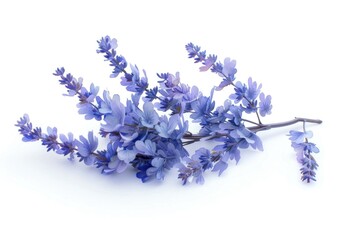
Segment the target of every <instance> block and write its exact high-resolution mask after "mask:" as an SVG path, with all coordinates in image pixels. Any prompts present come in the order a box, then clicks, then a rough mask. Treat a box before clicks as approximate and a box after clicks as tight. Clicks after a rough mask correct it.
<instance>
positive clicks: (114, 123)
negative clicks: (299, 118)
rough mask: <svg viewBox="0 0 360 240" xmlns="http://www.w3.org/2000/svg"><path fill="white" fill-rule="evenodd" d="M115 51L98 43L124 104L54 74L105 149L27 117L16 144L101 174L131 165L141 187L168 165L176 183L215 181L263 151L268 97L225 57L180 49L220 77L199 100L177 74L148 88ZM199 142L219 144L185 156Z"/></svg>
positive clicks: (308, 169) (307, 156)
mask: <svg viewBox="0 0 360 240" xmlns="http://www.w3.org/2000/svg"><path fill="white" fill-rule="evenodd" d="M116 48H117V41H116V39H112V38H110V37H109V36H106V37H103V38H101V39H100V40H99V41H98V49H97V53H100V54H103V55H104V57H105V61H108V62H109V65H110V66H111V67H112V68H113V70H112V74H111V75H110V77H112V78H116V77H120V84H121V85H122V86H124V87H125V88H126V89H127V90H128V91H130V92H131V93H132V95H131V99H128V100H127V101H126V102H125V104H124V103H122V102H121V101H120V96H119V95H117V94H114V95H111V94H110V92H109V91H103V93H102V96H99V87H97V86H94V84H91V85H90V88H89V89H87V88H86V87H84V86H83V80H82V79H81V78H75V77H74V76H73V75H72V74H70V73H67V74H66V73H65V69H64V68H58V69H56V71H55V73H54V75H55V76H57V77H59V82H60V84H61V85H64V86H65V88H66V89H67V94H65V95H66V96H77V97H78V100H79V102H78V104H77V107H78V109H79V110H78V112H79V114H83V115H84V116H85V119H87V120H90V119H95V120H97V121H100V125H101V127H100V132H99V134H100V136H101V137H103V138H106V139H107V140H108V144H107V147H106V149H103V150H99V149H98V138H97V137H96V136H95V135H94V133H93V132H92V131H91V132H89V133H88V136H87V137H85V136H80V137H79V139H76V138H74V136H73V134H72V133H69V134H68V135H67V136H66V135H64V134H60V135H59V136H58V133H57V129H56V128H50V127H48V128H47V133H43V132H42V130H41V128H33V126H32V123H31V122H30V119H29V117H28V115H27V114H25V115H24V117H22V118H21V119H20V120H19V121H18V122H17V124H16V126H17V127H19V132H20V133H21V134H22V135H23V141H26V142H28V141H41V142H42V144H43V145H45V146H46V148H47V150H48V151H50V150H53V151H55V152H56V153H58V154H62V155H64V156H69V160H73V159H74V158H75V156H76V157H77V158H78V159H79V160H80V161H83V162H84V163H85V164H86V165H92V166H96V167H97V168H100V169H101V172H102V173H103V174H112V173H121V172H123V171H125V170H126V169H127V168H128V167H129V166H131V167H133V168H135V169H136V176H137V177H138V178H139V179H141V180H142V181H143V182H146V181H148V180H150V179H158V180H163V179H164V177H165V175H166V172H167V171H168V170H170V169H171V168H173V167H175V168H177V169H178V172H179V175H178V176H179V179H181V180H182V183H183V184H186V183H188V182H191V181H192V180H194V181H195V182H196V183H199V184H202V183H204V177H203V175H204V172H205V171H207V170H209V171H213V172H218V174H219V175H221V174H222V173H223V172H224V171H225V170H226V169H227V167H228V161H229V160H235V161H236V162H238V161H239V160H240V152H241V150H242V149H247V148H249V147H251V148H253V149H257V150H260V151H263V145H262V141H261V139H260V138H259V136H258V135H257V134H256V132H257V131H261V130H266V129H270V125H265V124H263V123H262V122H261V119H260V118H261V117H265V116H266V115H268V114H271V110H272V104H271V96H270V95H265V94H264V93H263V92H262V91H261V89H262V84H258V83H257V82H256V81H253V80H252V79H251V78H249V79H248V82H247V83H246V84H245V83H242V82H240V81H236V77H235V74H236V72H237V69H236V61H235V60H231V59H230V58H226V59H225V60H224V61H223V62H221V61H218V58H217V56H216V55H212V54H210V55H207V54H206V51H201V48H200V47H199V46H196V45H194V44H192V43H189V44H187V45H186V50H187V52H188V54H189V58H193V59H194V61H195V63H201V65H202V66H201V67H200V71H207V70H211V72H213V73H215V74H217V75H218V76H220V78H221V82H220V84H219V85H218V86H217V87H214V88H213V90H212V91H211V93H210V95H209V96H205V95H203V94H202V93H201V92H200V91H199V89H198V88H197V87H196V86H189V85H187V84H184V83H182V82H181V81H180V74H179V73H178V72H177V73H175V74H171V73H159V74H157V77H158V86H155V87H153V88H150V87H149V81H148V77H147V75H146V72H145V71H143V72H142V73H140V71H139V69H138V67H137V66H136V65H131V64H128V62H127V61H126V59H125V58H124V57H123V56H121V55H118V54H117V52H116ZM227 86H231V87H232V88H233V89H234V93H232V94H231V95H230V96H229V99H228V100H226V101H225V102H224V104H223V105H220V106H217V107H216V106H215V101H214V100H213V97H214V91H215V90H217V91H220V90H222V89H223V88H225V87H227ZM251 114H254V115H255V116H256V118H257V120H258V121H257V122H255V121H251V120H249V118H248V117H247V116H248V115H251ZM188 117H189V118H190V119H191V120H192V122H194V123H197V124H199V126H200V130H199V132H198V133H196V134H193V133H191V132H189V130H188V127H189V121H188V120H186V119H187V118H188ZM245 124H251V126H250V127H248V126H245ZM296 133H297V132H291V136H292V138H291V140H292V141H293V147H294V148H295V149H296V151H297V152H298V160H299V161H300V162H301V163H302V165H303V168H302V169H301V172H302V179H303V180H306V181H308V182H309V181H310V180H315V173H314V170H316V168H317V164H316V162H315V160H313V157H312V155H311V153H312V152H317V151H318V149H317V148H316V147H315V145H314V144H312V143H308V142H307V138H305V135H303V137H302V138H301V137H296ZM307 137H308V136H307ZM304 138H305V139H306V141H305V142H302V143H300V142H299V141H300V140H299V139H301V140H303V139H304ZM201 139H205V140H214V141H217V142H218V145H216V146H215V147H214V148H213V149H211V150H209V149H206V148H204V147H201V148H199V149H198V150H196V151H195V152H194V153H193V154H192V155H191V154H189V153H188V151H187V150H186V148H185V146H186V145H188V144H192V143H195V142H198V141H200V140H201ZM300 155H301V157H300Z"/></svg>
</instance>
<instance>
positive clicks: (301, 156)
mask: <svg viewBox="0 0 360 240" xmlns="http://www.w3.org/2000/svg"><path fill="white" fill-rule="evenodd" d="M289 136H290V138H289V139H290V141H291V146H292V147H293V148H294V150H295V152H296V159H297V160H298V162H299V163H300V164H301V168H300V172H301V180H303V181H306V182H310V181H316V179H315V176H316V172H315V170H317V168H318V166H319V165H318V164H317V162H316V161H315V158H314V157H313V155H312V154H313V153H318V152H319V149H318V148H317V147H316V145H315V144H314V143H311V142H309V138H312V136H313V133H312V132H311V131H305V130H304V131H303V132H301V131H294V130H292V131H290V134H289Z"/></svg>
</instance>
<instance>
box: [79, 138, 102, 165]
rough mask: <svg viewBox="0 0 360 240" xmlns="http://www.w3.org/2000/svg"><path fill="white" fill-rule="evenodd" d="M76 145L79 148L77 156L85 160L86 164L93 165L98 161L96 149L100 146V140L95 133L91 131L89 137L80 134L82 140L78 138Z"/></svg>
mask: <svg viewBox="0 0 360 240" xmlns="http://www.w3.org/2000/svg"><path fill="white" fill-rule="evenodd" d="M75 145H76V147H77V149H78V153H77V156H78V157H79V158H80V161H84V163H85V164H86V165H93V164H94V163H95V161H96V155H95V150H96V149H97V147H98V140H97V138H96V137H94V133H93V132H89V133H88V138H87V139H86V138H85V137H83V136H80V141H79V140H76V141H75Z"/></svg>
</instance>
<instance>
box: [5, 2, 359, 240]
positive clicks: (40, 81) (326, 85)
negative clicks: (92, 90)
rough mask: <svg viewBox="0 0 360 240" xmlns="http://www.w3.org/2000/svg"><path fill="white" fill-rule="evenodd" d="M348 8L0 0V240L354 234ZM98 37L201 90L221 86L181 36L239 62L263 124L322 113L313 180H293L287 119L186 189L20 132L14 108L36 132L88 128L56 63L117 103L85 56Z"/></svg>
mask: <svg viewBox="0 0 360 240" xmlns="http://www.w3.org/2000/svg"><path fill="white" fill-rule="evenodd" d="M6 2H7V3H6ZM235 2H236V5H234V4H235ZM249 2H250V1H249ZM359 11H360V8H359V6H358V5H357V4H356V1H297V2H295V1H292V3H290V1H264V2H260V1H251V3H238V1H228V0H222V1H157V0H156V1H133V0H132V1H113V2H111V1H99V2H96V3H94V2H91V3H90V1H86V3H85V1H84V2H81V3H80V2H75V1H51V2H50V1H43V2H42V1H2V2H1V3H0V26H1V28H0V34H1V38H0V46H1V54H0V69H1V72H0V73H1V75H0V78H1V95H0V98H1V106H2V110H1V118H0V119H1V131H0V133H1V137H0V161H1V162H0V194H1V197H0V239H75V238H76V239H92V238H94V239H95V238H97V239H100V238H101V239H108V238H114V239H116V238H118V239H195V238H201V239H219V238H221V239H327V238H329V237H332V239H360V234H359V230H358V229H356V228H358V227H359V216H360V208H359V203H360V201H359V200H360V198H359V196H358V193H359V183H360V181H359V177H358V176H359V167H360V164H359V161H360V159H359V154H358V149H359V147H358V139H359V124H358V118H357V117H355V114H357V113H358V111H359V108H358V103H359V99H358V97H356V94H358V85H357V83H358V82H359V77H360V74H359V63H360V59H359V58H360V57H359V56H360V47H359V45H360V44H359V43H360V36H359V29H360V28H359V23H360V14H359ZM107 34H108V35H110V36H112V37H115V38H117V39H118V44H119V48H118V50H119V51H120V52H121V53H122V54H123V55H124V56H126V57H127V60H128V61H129V62H131V63H136V64H137V65H138V66H139V68H142V69H146V70H147V73H148V76H149V78H150V79H151V83H152V84H155V83H156V75H155V73H157V72H172V73H175V72H176V71H180V72H181V77H182V81H183V82H185V83H188V84H190V85H193V84H195V85H197V86H199V87H200V88H201V90H202V91H203V92H204V93H205V94H206V93H208V92H209V91H210V89H211V87H212V86H214V85H216V84H218V83H219V79H218V78H217V77H216V76H214V75H213V74H211V73H199V72H198V67H199V66H196V65H194V64H193V63H192V61H191V60H189V59H187V53H186V51H185V49H184V45H185V44H186V43H188V42H190V41H193V42H194V43H196V44H199V45H201V46H202V47H203V48H204V49H207V50H208V52H209V53H215V54H218V56H219V57H220V59H223V58H225V57H231V58H233V59H237V68H238V74H237V78H238V80H241V81H246V80H247V78H248V77H249V76H252V77H253V79H254V80H256V81H258V82H261V83H262V84H263V90H264V91H265V92H266V93H267V94H271V95H272V96H273V106H274V107H273V114H272V115H271V116H269V117H267V118H266V119H264V121H266V122H275V121H282V120H289V119H292V118H293V117H295V116H299V117H312V118H320V119H322V120H324V123H323V124H322V125H319V126H315V125H311V126H310V125H309V126H308V129H311V130H312V131H313V132H314V138H313V141H314V142H315V143H316V144H317V145H318V146H319V148H320V150H321V152H320V153H319V154H318V155H317V156H316V158H317V161H318V163H319V165H320V168H319V171H318V182H316V183H315V184H305V183H302V182H301V181H300V179H299V178H300V174H299V165H298V163H297V162H296V160H295V154H294V152H293V150H292V148H291V147H290V142H289V141H288V140H287V137H286V136H285V135H286V133H287V132H288V131H289V130H290V129H291V128H284V129H279V130H274V131H271V132H264V133H260V134H259V135H260V136H261V137H262V139H263V142H264V148H265V151H264V152H255V151H251V150H250V151H247V152H243V153H242V159H241V161H240V163H239V164H238V165H235V164H234V163H232V164H231V165H230V167H229V169H228V170H227V171H226V172H225V173H224V174H223V176H221V177H220V178H218V177H217V176H216V174H212V173H208V174H206V175H205V178H206V183H205V185H203V186H198V185H195V184H193V185H189V186H185V187H183V186H181V184H180V182H179V180H177V179H176V177H177V176H176V172H175V169H174V171H172V172H171V173H169V174H168V175H167V177H166V179H165V180H166V181H164V182H162V183H159V182H156V181H153V182H150V183H147V184H142V183H141V182H140V181H139V180H138V179H136V178H135V177H134V172H132V171H128V172H126V173H124V174H122V175H114V176H103V175H101V174H99V171H98V170H96V169H94V168H89V167H86V166H85V165H83V164H81V163H70V162H69V161H67V160H66V158H64V157H62V156H59V155H56V154H55V153H46V151H45V148H44V147H43V146H41V145H40V143H23V142H21V137H20V135H19V134H18V133H17V129H16V128H15V127H14V123H15V122H16V120H17V119H18V118H19V117H20V116H22V114H23V113H25V112H27V113H28V114H29V115H30V118H31V120H32V121H33V122H34V125H36V126H41V127H43V129H45V127H46V126H57V127H58V129H59V132H64V133H66V132H68V131H72V132H74V133H75V134H76V135H77V136H78V135H79V134H86V133H87V131H88V130H95V131H97V129H98V123H97V122H94V121H87V122H86V121H84V120H83V116H79V115H78V114H77V109H76V107H75V103H76V99H73V98H65V97H63V96H61V94H62V93H63V92H64V89H63V88H62V87H61V86H60V85H59V84H58V83H57V79H56V78H55V77H54V76H52V72H53V71H54V69H55V68H56V67H61V66H64V67H65V68H66V70H68V71H69V72H71V73H73V74H74V75H75V76H77V77H79V76H81V77H84V81H85V85H87V86H88V85H89V84H90V83H91V82H95V83H96V84H97V85H100V86H101V87H102V89H110V90H111V91H112V93H116V92H117V93H120V95H121V96H122V100H123V101H124V100H125V98H126V93H124V89H123V88H121V86H120V85H119V80H118V79H110V78H109V77H108V76H109V74H110V71H111V68H110V67H108V66H107V63H106V62H103V58H102V56H100V55H97V54H96V52H95V50H96V48H97V44H96V40H97V39H99V38H100V37H101V36H104V35H107ZM226 91H228V92H226ZM226 91H225V92H224V93H219V92H218V93H216V95H215V99H221V101H220V103H221V102H222V101H223V99H225V98H226V97H227V96H228V94H229V93H230V92H231V89H228V90H226ZM294 128H295V129H300V125H297V126H294Z"/></svg>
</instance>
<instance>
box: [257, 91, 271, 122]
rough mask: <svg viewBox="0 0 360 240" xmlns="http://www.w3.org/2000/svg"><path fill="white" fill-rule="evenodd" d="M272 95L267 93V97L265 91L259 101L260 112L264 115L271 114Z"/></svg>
mask: <svg viewBox="0 0 360 240" xmlns="http://www.w3.org/2000/svg"><path fill="white" fill-rule="evenodd" d="M271 109H272V105H271V96H270V95H267V96H266V97H265V94H264V93H261V94H260V103H259V112H260V115H261V116H262V117H265V116H266V115H268V114H269V115H270V114H271Z"/></svg>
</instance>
